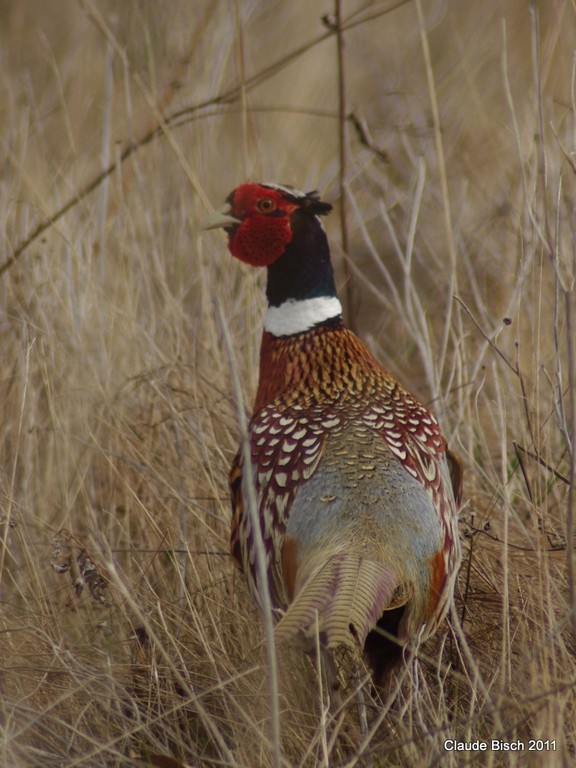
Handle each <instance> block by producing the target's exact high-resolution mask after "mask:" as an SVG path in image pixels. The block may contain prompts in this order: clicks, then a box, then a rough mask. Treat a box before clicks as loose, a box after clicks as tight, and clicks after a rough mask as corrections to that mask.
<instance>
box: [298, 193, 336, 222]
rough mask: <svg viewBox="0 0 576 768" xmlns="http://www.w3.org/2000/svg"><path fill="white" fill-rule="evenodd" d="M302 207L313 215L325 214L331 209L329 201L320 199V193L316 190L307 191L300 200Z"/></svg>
mask: <svg viewBox="0 0 576 768" xmlns="http://www.w3.org/2000/svg"><path fill="white" fill-rule="evenodd" d="M302 208H304V209H305V210H306V211H308V212H309V213H312V214H314V215H315V216H327V215H328V214H329V213H330V211H331V210H332V208H333V206H332V205H331V203H325V202H324V201H322V200H320V195H319V194H318V192H317V191H316V190H313V191H312V192H307V193H306V197H305V199H304V200H303V202H302Z"/></svg>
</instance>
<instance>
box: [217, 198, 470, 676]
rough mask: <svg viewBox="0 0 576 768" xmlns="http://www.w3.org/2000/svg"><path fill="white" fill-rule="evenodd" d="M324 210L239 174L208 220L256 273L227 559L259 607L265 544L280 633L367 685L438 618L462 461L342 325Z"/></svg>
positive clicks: (454, 543)
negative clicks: (245, 421) (347, 665)
mask: <svg viewBox="0 0 576 768" xmlns="http://www.w3.org/2000/svg"><path fill="white" fill-rule="evenodd" d="M331 210H332V206H331V205H330V204H329V203H327V202H323V201H322V200H321V199H320V197H319V195H318V193H316V192H308V193H303V192H300V191H298V190H297V189H294V188H293V187H290V186H281V185H277V184H264V183H258V184H257V183H246V184H243V185H241V186H239V187H238V188H237V189H235V190H234V191H233V192H232V193H231V194H230V195H229V197H228V198H227V202H226V205H225V207H224V208H223V209H222V210H221V211H219V212H216V213H214V214H212V216H211V217H209V220H208V221H207V222H206V225H205V228H206V229H212V228H216V227H223V228H224V229H225V231H226V232H227V234H228V247H229V250H230V252H231V254H232V255H233V256H235V257H236V258H237V259H240V261H243V262H245V263H247V264H250V265H252V266H254V267H266V268H267V270H268V274H267V284H266V296H267V299H268V309H267V312H266V316H265V320H264V332H263V337H262V345H261V352H260V378H259V384H258V390H257V394H256V401H255V404H254V411H253V415H252V417H251V419H250V422H249V442H250V461H251V467H249V468H246V467H245V466H244V458H243V451H242V450H240V451H239V452H238V454H237V455H236V458H235V459H234V462H233V465H232V469H231V472H230V489H231V497H232V509H233V514H232V526H231V553H232V556H233V559H234V560H235V562H236V564H237V565H238V567H239V568H240V569H241V570H242V571H243V572H244V574H245V577H246V579H247V582H248V586H249V589H250V592H251V594H252V596H253V598H254V600H255V601H256V603H257V604H258V605H259V606H260V607H261V608H262V588H263V587H262V584H261V581H260V577H259V574H258V567H257V559H256V545H255V536H256V535H260V536H261V537H262V541H263V544H264V551H265V553H266V555H265V556H266V574H267V582H268V590H269V594H270V600H271V603H272V610H273V614H274V621H275V622H276V627H275V636H276V640H277V641H284V640H289V639H293V640H295V639H297V638H300V639H301V640H303V641H304V643H305V644H306V645H308V647H309V648H312V647H314V643H315V642H316V633H318V635H319V639H320V643H321V646H322V647H323V649H325V650H326V651H328V652H330V651H333V652H334V653H336V652H337V651H339V650H343V651H344V652H345V653H348V652H352V653H354V654H356V656H355V658H358V657H360V656H363V658H364V659H365V661H366V662H367V664H368V665H369V667H370V668H371V671H372V675H373V679H374V680H375V682H376V683H378V681H379V680H380V679H382V678H383V676H384V675H385V673H386V671H387V670H388V669H389V668H390V666H391V665H392V664H393V663H395V661H397V660H398V659H399V658H401V653H402V648H403V647H404V646H405V645H406V644H407V643H408V642H409V641H410V640H413V639H415V638H418V639H420V640H423V639H425V638H426V637H428V636H430V635H431V634H432V633H433V632H434V631H435V630H436V629H437V627H438V625H439V624H440V622H441V621H442V620H443V618H444V617H445V615H446V612H447V609H448V605H449V602H450V599H451V596H452V593H453V589H454V582H455V578H456V573H457V570H458V566H459V562H460V545H459V539H458V531H457V512H458V506H459V501H460V490H461V480H462V470H461V465H460V463H459V461H458V459H457V458H456V456H455V455H454V454H452V453H451V452H450V451H449V450H448V448H447V445H446V441H445V439H444V438H443V436H442V434H441V432H440V429H439V426H438V423H437V422H436V420H435V418H434V416H433V415H432V414H431V413H430V412H429V411H428V409H427V408H426V407H425V406H424V405H422V404H421V403H420V402H419V401H418V400H417V399H416V398H415V397H414V396H413V395H411V394H410V393H409V392H408V391H407V390H406V389H404V388H403V387H402V385H401V384H399V383H398V381H396V379H395V378H394V377H393V376H392V375H391V374H390V373H389V372H387V371H386V370H385V369H384V368H383V367H382V366H381V365H380V364H379V363H378V361H377V360H376V359H375V357H374V356H373V355H372V354H371V352H370V351H369V350H368V348H367V347H366V346H365V345H364V344H363V343H362V341H361V340H360V339H359V338H358V337H357V336H356V335H355V334H354V333H352V332H351V331H350V330H349V329H348V328H347V327H346V326H345V324H344V322H343V319H342V307H341V304H340V302H339V300H338V298H337V295H336V288H335V283H334V277H333V270H332V265H331V260H330V250H329V246H328V241H327V237H326V234H325V232H324V229H323V226H322V223H321V219H320V217H321V216H324V215H326V214H328V213H330V211H331ZM248 483H252V484H253V492H250V493H249V492H248V491H249V489H248V487H247V484H248ZM251 499H252V500H254V499H255V500H256V505H257V513H258V520H259V527H260V531H259V532H258V534H257V533H256V531H255V530H254V529H253V525H252V519H253V516H251V515H250V514H248V504H249V503H250V500H251ZM252 503H254V501H252Z"/></svg>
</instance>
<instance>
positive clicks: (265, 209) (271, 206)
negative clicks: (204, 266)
mask: <svg viewBox="0 0 576 768" xmlns="http://www.w3.org/2000/svg"><path fill="white" fill-rule="evenodd" d="M297 207H298V206H297V205H295V204H294V203H292V202H290V201H289V200H287V199H286V198H285V197H284V196H283V195H282V193H281V192H279V191H277V190H274V189H268V188H267V187H263V186H260V185H258V184H243V185H242V186H240V187H238V188H237V189H236V190H235V192H234V195H233V197H232V199H231V200H230V213H231V214H232V216H234V217H236V218H238V219H239V220H240V224H238V225H237V226H235V227H232V228H231V230H230V234H229V243H228V247H229V249H230V252H231V253H232V255H233V256H235V257H236V258H237V259H240V260H241V261H244V262H245V263H246V264H250V265H251V266H253V267H267V266H269V265H270V264H273V263H274V261H276V259H278V258H279V257H280V256H281V255H282V254H283V253H284V250H285V248H286V246H287V244H288V243H289V242H290V240H291V239H292V228H291V222H290V217H291V216H292V214H293V213H294V211H295V210H296V209H297Z"/></svg>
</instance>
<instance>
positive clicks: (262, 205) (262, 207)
mask: <svg viewBox="0 0 576 768" xmlns="http://www.w3.org/2000/svg"><path fill="white" fill-rule="evenodd" d="M256 208H257V209H258V210H259V211H260V212H261V213H270V212H271V211H273V210H275V208H276V203H275V202H274V200H272V198H270V197H264V198H262V200H258V202H257V203H256Z"/></svg>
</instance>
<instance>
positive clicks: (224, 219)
mask: <svg viewBox="0 0 576 768" xmlns="http://www.w3.org/2000/svg"><path fill="white" fill-rule="evenodd" d="M241 223H242V222H241V221H240V219H237V218H236V217H235V216H230V206H229V205H225V206H224V208H222V210H220V211H214V213H211V214H210V216H208V218H207V219H206V220H205V221H204V224H203V225H202V229H218V227H235V226H236V225H238V224H241Z"/></svg>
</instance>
